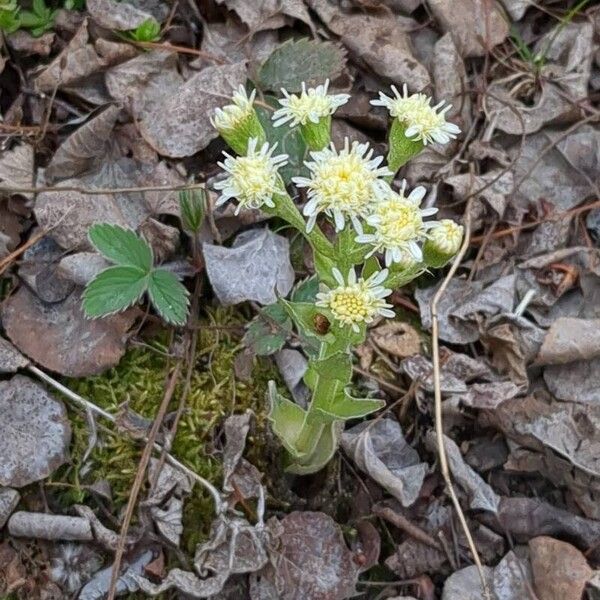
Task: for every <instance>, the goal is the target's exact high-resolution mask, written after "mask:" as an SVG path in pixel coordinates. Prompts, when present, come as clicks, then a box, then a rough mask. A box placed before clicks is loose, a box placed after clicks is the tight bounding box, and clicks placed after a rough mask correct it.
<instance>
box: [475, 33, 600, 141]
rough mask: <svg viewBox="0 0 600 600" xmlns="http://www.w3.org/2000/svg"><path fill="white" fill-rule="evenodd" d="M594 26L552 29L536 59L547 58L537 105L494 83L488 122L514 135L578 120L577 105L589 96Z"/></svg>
mask: <svg viewBox="0 0 600 600" xmlns="http://www.w3.org/2000/svg"><path fill="white" fill-rule="evenodd" d="M593 35H594V32H593V26H592V24H591V23H588V22H577V23H565V24H563V25H560V26H557V29H554V28H553V29H551V30H550V31H549V32H548V33H547V34H546V35H545V36H542V37H541V39H539V40H538V42H537V43H536V45H535V46H534V48H533V50H532V52H533V56H536V55H537V56H540V55H542V56H544V62H545V63H546V64H543V65H542V66H541V68H540V73H539V77H540V81H543V82H544V83H543V85H541V86H540V89H539V91H537V93H536V94H535V97H534V99H533V101H532V100H531V99H530V98H528V99H526V100H520V99H516V98H514V97H513V96H512V95H511V93H510V91H509V90H508V89H507V88H506V87H505V86H504V84H503V83H502V82H499V81H497V82H492V83H491V85H490V86H489V88H488V89H489V94H487V95H486V98H485V100H484V103H485V108H486V113H487V116H488V118H490V119H494V122H495V125H496V127H497V128H498V129H500V130H502V131H505V132H506V133H509V134H512V135H523V134H530V133H534V132H536V131H539V130H540V129H541V128H542V127H543V126H544V125H546V124H547V123H555V122H558V121H559V120H560V121H565V120H567V121H568V120H576V119H578V118H579V116H580V112H579V111H578V110H577V109H576V107H575V106H574V104H573V101H574V100H575V99H576V98H584V97H585V96H586V95H587V88H588V82H589V79H590V72H591V65H592V48H593Z"/></svg>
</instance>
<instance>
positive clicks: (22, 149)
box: [0, 144, 34, 198]
mask: <svg viewBox="0 0 600 600" xmlns="http://www.w3.org/2000/svg"><path fill="white" fill-rule="evenodd" d="M33 158H34V157H33V147H32V146H30V145H29V144H19V145H18V146H15V147H14V148H13V149H12V150H5V151H4V152H2V153H0V181H1V183H2V185H3V186H5V187H14V188H31V187H33V171H34V165H33ZM22 195H23V196H25V197H26V198H32V197H33V195H32V194H28V193H26V192H25V193H23V194H22Z"/></svg>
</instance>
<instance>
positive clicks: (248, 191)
mask: <svg viewBox="0 0 600 600" xmlns="http://www.w3.org/2000/svg"><path fill="white" fill-rule="evenodd" d="M274 176H275V174H274V172H273V169H272V168H271V166H270V164H269V160H268V158H266V157H264V156H240V157H238V158H237V159H236V161H235V166H234V168H233V169H232V172H231V177H232V179H233V183H234V185H235V187H236V188H237V189H238V190H240V196H242V197H241V198H238V199H239V200H241V201H243V200H244V199H254V198H256V197H258V196H261V195H263V194H264V193H265V192H266V191H268V190H269V189H270V187H271V186H272V185H273V179H274Z"/></svg>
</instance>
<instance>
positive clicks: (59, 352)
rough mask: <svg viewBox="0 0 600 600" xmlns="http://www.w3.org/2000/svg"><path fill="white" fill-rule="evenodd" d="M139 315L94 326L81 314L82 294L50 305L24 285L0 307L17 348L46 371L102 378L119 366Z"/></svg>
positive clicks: (130, 314) (117, 317)
mask: <svg viewBox="0 0 600 600" xmlns="http://www.w3.org/2000/svg"><path fill="white" fill-rule="evenodd" d="M135 315H136V311H135V310H129V311H126V312H124V313H120V314H118V315H113V316H110V317H106V318H103V319H97V320H93V321H91V320H88V319H86V318H85V316H84V315H83V312H82V310H81V298H80V294H79V293H78V292H73V293H72V294H71V295H69V296H68V297H67V298H66V299H65V300H63V301H62V302H57V303H54V304H46V303H44V302H42V301H41V300H40V299H39V298H38V297H37V296H35V295H34V294H33V293H32V292H31V291H29V290H28V289H27V287H25V286H22V287H21V288H20V289H19V290H18V291H17V292H16V293H15V294H13V295H12V296H11V297H10V298H8V299H7V300H5V302H4V305H3V307H2V323H3V325H4V328H5V330H6V333H7V335H8V337H9V338H10V340H11V341H12V342H13V344H14V345H15V346H16V347H17V348H18V349H19V350H20V351H21V352H22V353H23V354H25V355H26V356H28V357H29V358H31V359H32V360H34V361H36V362H37V363H39V364H40V365H42V366H43V367H45V368H47V369H50V370H51V371H55V372H57V373H60V374H61V375H67V376H69V377H84V376H87V375H94V374H97V373H102V372H103V371H104V370H106V369H108V368H109V367H112V366H114V365H116V364H117V363H118V362H119V360H120V359H121V357H122V356H123V354H124V353H125V341H126V340H125V334H126V333H127V331H128V330H129V328H130V327H131V325H132V324H133V321H134V319H135Z"/></svg>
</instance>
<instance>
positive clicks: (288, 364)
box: [274, 348, 310, 407]
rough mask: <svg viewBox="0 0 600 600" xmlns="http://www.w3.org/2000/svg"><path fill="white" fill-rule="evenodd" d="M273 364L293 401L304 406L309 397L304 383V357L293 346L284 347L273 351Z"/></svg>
mask: <svg viewBox="0 0 600 600" xmlns="http://www.w3.org/2000/svg"><path fill="white" fill-rule="evenodd" d="M274 358H275V364H276V365H277V368H278V369H279V372H280V373H281V376H282V377H283V380H284V381H285V385H287V388H288V390H289V391H290V394H292V397H293V398H294V401H295V402H296V403H297V404H300V406H302V407H305V406H306V405H307V404H308V400H309V398H310V390H309V389H308V387H307V386H306V384H305V383H304V380H303V378H304V374H305V373H306V369H307V368H308V361H307V360H306V357H305V356H304V355H303V354H302V353H301V352H299V351H298V350H294V349H293V348H284V349H283V350H279V351H278V352H277V353H275V356H274Z"/></svg>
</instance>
